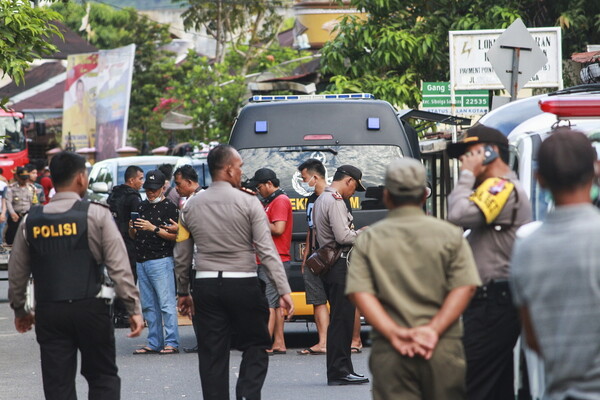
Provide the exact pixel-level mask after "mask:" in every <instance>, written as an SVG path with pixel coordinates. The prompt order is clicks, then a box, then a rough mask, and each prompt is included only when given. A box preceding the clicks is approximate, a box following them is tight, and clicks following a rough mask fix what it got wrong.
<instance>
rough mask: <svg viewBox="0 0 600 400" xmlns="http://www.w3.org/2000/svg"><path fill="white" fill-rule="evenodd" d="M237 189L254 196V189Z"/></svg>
mask: <svg viewBox="0 0 600 400" xmlns="http://www.w3.org/2000/svg"><path fill="white" fill-rule="evenodd" d="M238 189H240V190H241V191H242V192H244V193H246V194H249V195H252V196H256V192H254V191H252V190H250V189H248V188H245V187H240V188H238Z"/></svg>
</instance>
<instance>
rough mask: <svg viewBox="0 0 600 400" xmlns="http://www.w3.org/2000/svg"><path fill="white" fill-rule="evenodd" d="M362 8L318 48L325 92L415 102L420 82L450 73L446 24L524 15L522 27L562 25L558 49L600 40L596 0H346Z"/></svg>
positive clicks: (454, 26) (492, 22)
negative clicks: (326, 79) (364, 15)
mask: <svg viewBox="0 0 600 400" xmlns="http://www.w3.org/2000/svg"><path fill="white" fill-rule="evenodd" d="M351 5H352V6H353V7H355V8H357V9H362V10H364V11H365V12H366V13H368V18H367V19H364V20H361V19H358V18H355V17H352V18H351V17H346V18H343V19H342V20H341V23H340V25H338V27H337V32H339V35H338V36H337V38H336V39H334V40H333V41H330V42H328V43H326V44H325V46H324V47H323V49H322V58H321V72H322V73H323V74H324V75H326V76H328V77H330V86H329V87H328V90H330V91H336V92H340V91H359V92H362V91H367V92H371V93H373V94H375V95H376V96H377V97H379V98H382V99H384V100H388V101H390V102H391V103H393V104H397V105H409V106H411V107H416V106H417V104H418V102H419V100H420V98H419V90H418V88H419V87H420V83H421V82H422V81H447V80H448V79H449V72H448V71H449V54H448V52H449V50H448V31H450V30H474V29H500V28H506V27H508V26H509V25H510V24H511V23H512V22H513V21H514V20H515V19H517V18H523V20H524V21H525V23H526V25H527V26H529V27H545V26H556V25H558V24H560V26H561V27H562V28H563V47H564V48H563V54H565V55H570V54H572V53H573V52H576V51H579V52H581V51H585V45H586V44H588V43H589V44H592V43H600V1H586V0H554V1H546V0H506V1H503V2H498V1H493V0H395V1H391V0H352V1H351Z"/></svg>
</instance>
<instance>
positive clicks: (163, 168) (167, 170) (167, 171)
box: [158, 164, 173, 181]
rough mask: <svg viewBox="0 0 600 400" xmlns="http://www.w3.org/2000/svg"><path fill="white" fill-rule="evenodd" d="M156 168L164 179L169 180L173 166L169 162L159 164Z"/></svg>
mask: <svg viewBox="0 0 600 400" xmlns="http://www.w3.org/2000/svg"><path fill="white" fill-rule="evenodd" d="M158 170H159V171H160V172H162V173H163V175H164V176H165V180H167V181H170V180H171V178H172V177H173V166H172V165H171V164H161V165H159V166H158Z"/></svg>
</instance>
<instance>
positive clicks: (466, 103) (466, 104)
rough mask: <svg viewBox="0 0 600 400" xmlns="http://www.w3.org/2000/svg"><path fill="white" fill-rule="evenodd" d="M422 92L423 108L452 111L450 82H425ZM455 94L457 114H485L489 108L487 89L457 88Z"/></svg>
mask: <svg viewBox="0 0 600 400" xmlns="http://www.w3.org/2000/svg"><path fill="white" fill-rule="evenodd" d="M422 93H423V100H422V103H421V108H423V109H427V111H433V112H440V113H450V112H451V108H452V104H451V97H450V82H423V87H422ZM454 96H455V100H456V114H466V115H474V114H485V113H487V112H488V110H489V102H490V99H489V91H487V90H457V91H455V93H454Z"/></svg>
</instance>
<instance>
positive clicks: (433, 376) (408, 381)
mask: <svg viewBox="0 0 600 400" xmlns="http://www.w3.org/2000/svg"><path fill="white" fill-rule="evenodd" d="M369 367H370V369H371V373H372V375H373V399H375V400H392V399H402V400H459V399H460V400H462V399H465V398H466V388H465V373H466V361H465V354H464V350H463V345H462V341H461V340H460V339H459V338H456V339H451V338H444V339H440V341H439V343H438V345H437V347H436V349H435V351H434V353H433V356H432V357H431V359H429V360H425V359H423V358H422V357H419V356H415V357H414V358H410V357H405V356H402V355H401V354H400V353H398V352H396V351H395V350H394V349H393V348H392V346H391V345H390V344H389V342H388V341H387V340H385V339H383V338H380V337H378V338H377V339H376V340H375V341H374V343H373V348H372V350H371V358H370V359H369Z"/></svg>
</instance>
